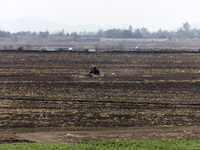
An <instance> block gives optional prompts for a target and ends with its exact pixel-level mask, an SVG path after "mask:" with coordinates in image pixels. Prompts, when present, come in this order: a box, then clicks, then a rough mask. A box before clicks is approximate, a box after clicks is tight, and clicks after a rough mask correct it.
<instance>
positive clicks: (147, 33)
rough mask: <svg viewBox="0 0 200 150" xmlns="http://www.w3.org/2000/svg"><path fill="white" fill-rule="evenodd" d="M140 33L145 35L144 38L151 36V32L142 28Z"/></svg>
mask: <svg viewBox="0 0 200 150" xmlns="http://www.w3.org/2000/svg"><path fill="white" fill-rule="evenodd" d="M140 33H141V34H142V35H143V36H149V35H150V32H149V31H148V29H147V28H144V27H143V28H141V29H140Z"/></svg>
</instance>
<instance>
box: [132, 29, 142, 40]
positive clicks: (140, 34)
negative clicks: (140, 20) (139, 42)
mask: <svg viewBox="0 0 200 150" xmlns="http://www.w3.org/2000/svg"><path fill="white" fill-rule="evenodd" d="M133 37H134V38H142V37H143V35H142V33H140V30H139V29H136V30H135V31H134V33H133Z"/></svg>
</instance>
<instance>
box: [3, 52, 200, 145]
mask: <svg viewBox="0 0 200 150" xmlns="http://www.w3.org/2000/svg"><path fill="white" fill-rule="evenodd" d="M92 65H98V66H99V70H100V72H101V76H99V77H83V76H82V75H84V74H87V73H88V72H89V71H90V67H91V66H92ZM0 66H1V67H0V107H1V109H0V128H1V137H0V141H1V142H21V141H23V140H24V141H25V142H26V141H31V142H35V141H41V142H60V143H73V142H77V141H78V140H106V139H111V140H120V139H183V138H184V139H198V138H199V137H200V135H199V133H200V128H199V125H200V101H199V98H200V92H199V91H200V80H199V79H200V75H199V74H200V68H199V66H200V54H199V53H194V54H193V53H167V54H165V53H160V54H153V53H128V52H127V53H67V52H61V53H19V52H18V53H17V52H10V53H9V52H1V53H0Z"/></svg>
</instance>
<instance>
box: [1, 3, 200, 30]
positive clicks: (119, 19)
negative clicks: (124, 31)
mask: <svg viewBox="0 0 200 150" xmlns="http://www.w3.org/2000/svg"><path fill="white" fill-rule="evenodd" d="M199 6H200V0H1V9H0V19H8V20H9V19H17V18H21V17H27V16H32V17H39V18H44V19H47V20H51V21H56V22H59V23H63V24H67V25H78V24H95V25H98V24H101V25H107V26H112V27H116V28H117V27H120V26H124V27H127V28H128V26H129V25H130V24H131V25H132V26H133V28H134V29H135V28H142V27H146V28H148V29H149V30H155V31H157V30H158V29H160V28H162V29H167V30H174V29H176V28H178V27H182V24H183V23H184V22H189V23H190V24H194V23H197V22H200V16H199V10H200V9H199Z"/></svg>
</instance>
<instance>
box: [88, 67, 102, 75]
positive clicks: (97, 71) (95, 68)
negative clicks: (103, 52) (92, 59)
mask: <svg viewBox="0 0 200 150" xmlns="http://www.w3.org/2000/svg"><path fill="white" fill-rule="evenodd" d="M90 73H94V74H99V73H100V72H99V70H98V68H97V66H95V67H93V68H92V70H91V71H90Z"/></svg>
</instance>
